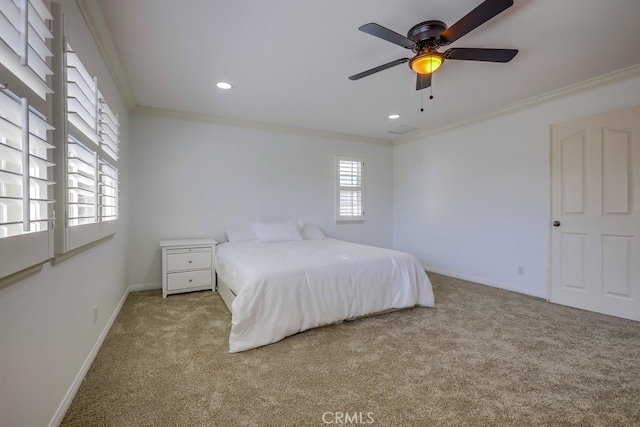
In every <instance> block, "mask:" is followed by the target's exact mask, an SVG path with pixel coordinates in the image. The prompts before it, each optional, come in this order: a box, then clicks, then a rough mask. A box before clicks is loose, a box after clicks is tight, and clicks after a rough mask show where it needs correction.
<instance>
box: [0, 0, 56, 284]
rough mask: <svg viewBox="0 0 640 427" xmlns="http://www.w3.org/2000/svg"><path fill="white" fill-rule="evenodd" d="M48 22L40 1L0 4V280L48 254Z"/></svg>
mask: <svg viewBox="0 0 640 427" xmlns="http://www.w3.org/2000/svg"><path fill="white" fill-rule="evenodd" d="M51 19H52V17H51V14H50V12H49V10H48V9H47V7H46V6H45V4H44V3H43V2H42V1H41V0H0V65H1V66H0V78H1V80H0V81H1V82H2V83H3V84H4V83H5V82H9V84H8V87H5V86H4V85H2V86H0V253H2V263H0V278H2V277H5V276H8V275H11V274H13V273H16V272H18V271H20V270H24V269H26V268H29V267H32V266H36V265H38V264H41V263H43V262H45V261H47V260H48V259H50V258H51V256H52V255H53V253H52V241H53V240H52V223H53V208H52V204H53V202H54V200H53V198H52V195H53V185H54V182H53V180H52V177H53V166H54V163H53V161H52V159H53V148H54V147H53V145H52V144H51V139H50V131H51V130H53V127H52V126H51V125H50V124H49V122H48V117H46V116H45V115H44V114H42V111H46V98H47V94H48V93H51V92H52V90H51V88H50V87H49V85H48V84H47V76H49V75H51V74H52V71H51V69H50V67H49V63H50V57H51V56H52V54H51V50H50V49H49V45H50V41H49V40H50V39H51V38H52V35H51V32H50V31H49V27H48V21H49V20H51Z"/></svg>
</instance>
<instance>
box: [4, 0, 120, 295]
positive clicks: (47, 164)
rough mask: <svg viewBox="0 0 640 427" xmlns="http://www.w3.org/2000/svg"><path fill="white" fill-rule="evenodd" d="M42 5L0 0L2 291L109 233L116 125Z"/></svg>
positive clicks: (56, 10)
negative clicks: (60, 257)
mask: <svg viewBox="0 0 640 427" xmlns="http://www.w3.org/2000/svg"><path fill="white" fill-rule="evenodd" d="M48 4H49V2H48V1H47V0H0V254H1V258H2V262H1V263H0V282H2V283H4V281H5V280H8V281H14V280H17V279H18V278H20V277H22V276H24V275H26V274H29V273H31V272H33V271H35V269H36V268H39V267H40V266H41V265H42V264H43V263H44V262H46V261H48V260H50V259H51V258H53V256H54V255H55V254H65V253H69V252H70V251H73V250H74V249H77V248H79V247H81V246H84V245H86V244H89V243H92V242H95V241H99V240H100V239H102V238H103V237H106V236H109V235H111V234H114V233H115V232H116V228H117V221H116V220H117V219H118V215H119V193H118V191H119V190H118V187H119V184H118V143H119V124H118V116H117V115H115V114H114V113H113V111H112V109H111V108H110V107H109V105H108V104H107V102H106V100H105V99H104V97H103V95H102V93H101V92H100V91H99V86H98V81H97V79H96V78H95V77H93V76H92V75H91V74H90V73H89V72H88V70H87V69H86V68H85V67H84V66H83V64H82V62H81V61H80V58H79V57H78V55H77V54H76V52H74V51H73V50H72V49H71V46H70V45H69V44H68V43H67V40H68V37H67V36H66V35H65V34H64V31H65V28H64V25H63V19H62V9H61V7H60V5H59V4H57V3H55V2H51V10H50V9H49V8H48V6H47V5H48ZM54 218H55V221H54ZM73 253H75V252H73ZM7 276H10V277H8V278H7ZM5 278H7V279H5Z"/></svg>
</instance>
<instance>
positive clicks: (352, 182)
mask: <svg viewBox="0 0 640 427" xmlns="http://www.w3.org/2000/svg"><path fill="white" fill-rule="evenodd" d="M337 161H338V165H337V170H338V191H337V192H338V201H337V206H338V209H337V213H336V216H337V220H338V221H354V220H358V221H362V220H364V178H363V170H364V160H363V159H362V158H357V157H344V156H338V159H337Z"/></svg>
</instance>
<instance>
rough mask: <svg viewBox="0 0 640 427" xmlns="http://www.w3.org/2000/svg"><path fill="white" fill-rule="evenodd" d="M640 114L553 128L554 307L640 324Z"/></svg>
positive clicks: (638, 110)
mask: <svg viewBox="0 0 640 427" xmlns="http://www.w3.org/2000/svg"><path fill="white" fill-rule="evenodd" d="M639 205H640V108H634V109H630V110H624V111H620V112H615V113H610V114H605V115H602V116H596V117H590V118H586V119H582V120H575V121H571V122H567V123H561V124H558V125H553V126H552V127H551V221H552V225H551V227H550V228H551V274H550V275H551V285H550V299H551V302H554V303H558V304H563V305H569V306H572V307H577V308H582V309H585V310H591V311H596V312H599V313H604V314H609V315H612V316H618V317H624V318H627V319H634V320H640V206H639Z"/></svg>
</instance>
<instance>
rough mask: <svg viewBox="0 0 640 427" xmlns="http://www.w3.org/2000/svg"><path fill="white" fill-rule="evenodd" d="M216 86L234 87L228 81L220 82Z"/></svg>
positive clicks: (220, 87)
mask: <svg viewBox="0 0 640 427" xmlns="http://www.w3.org/2000/svg"><path fill="white" fill-rule="evenodd" d="M216 86H217V87H218V89H231V88H232V86H231V84H229V83H227V82H218V83H216Z"/></svg>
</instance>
